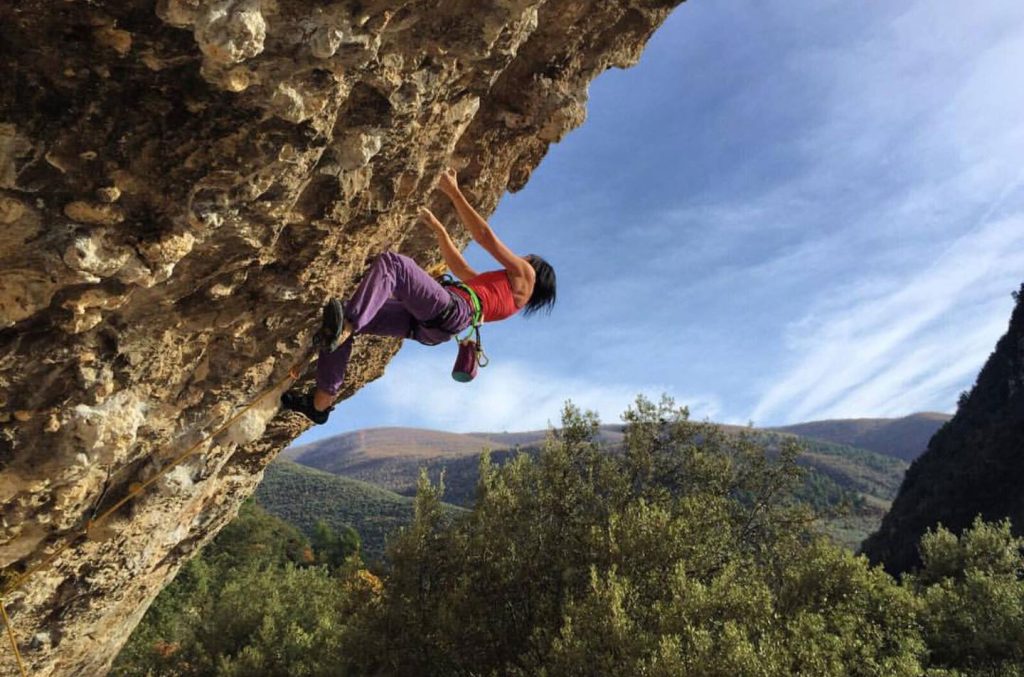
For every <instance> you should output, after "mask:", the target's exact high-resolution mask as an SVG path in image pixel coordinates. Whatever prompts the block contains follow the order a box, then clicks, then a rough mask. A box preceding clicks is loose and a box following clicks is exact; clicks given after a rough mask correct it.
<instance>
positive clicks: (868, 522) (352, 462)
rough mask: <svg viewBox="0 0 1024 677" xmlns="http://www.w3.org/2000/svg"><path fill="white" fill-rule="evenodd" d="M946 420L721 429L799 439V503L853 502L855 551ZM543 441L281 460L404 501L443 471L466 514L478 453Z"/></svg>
mask: <svg viewBox="0 0 1024 677" xmlns="http://www.w3.org/2000/svg"><path fill="white" fill-rule="evenodd" d="M944 420H945V417H944V416H943V415H941V414H915V415H913V416H908V417H904V418H901V419H859V420H851V421H843V420H840V421H815V422H811V423H806V424H800V425H798V426H787V427H784V428H780V429H748V428H744V427H741V426H723V428H725V429H726V430H727V431H729V432H732V433H737V434H738V433H740V432H750V433H752V434H754V435H755V436H756V437H758V438H759V440H760V441H761V442H762V443H763V444H765V446H766V447H767V448H768V449H777V448H778V447H779V446H780V445H781V444H782V442H783V441H785V440H787V439H790V438H793V437H798V438H799V441H801V442H802V443H803V444H804V446H805V447H806V451H805V453H804V454H802V456H801V458H800V461H799V462H800V464H801V465H803V466H804V467H806V468H808V469H809V470H810V472H811V473H812V475H813V476H812V477H809V478H807V479H806V480H805V485H804V489H803V495H804V497H805V498H808V499H810V500H813V501H819V502H820V501H824V502H825V503H828V504H831V503H832V502H834V501H837V500H838V501H844V500H853V501H854V502H855V503H856V505H857V507H856V508H855V510H854V512H853V513H852V514H851V515H850V516H849V517H848V519H846V520H845V522H844V523H843V524H842V525H840V526H837V527H836V530H837V536H838V537H839V538H840V539H841V540H842V541H843V542H844V543H846V544H847V545H849V546H851V547H856V545H857V544H859V542H860V540H861V539H862V538H864V537H865V536H866V535H867V534H868V533H870V532H871V531H873V530H874V529H875V528H877V526H878V524H879V523H880V521H881V518H882V515H883V514H884V513H885V511H886V510H888V508H889V505H890V502H891V500H892V499H893V497H894V496H895V495H896V491H897V489H898V488H899V484H900V481H901V480H902V478H903V474H904V472H905V471H906V468H907V462H906V461H905V460H903V459H904V458H905V457H913V456H915V455H916V454H918V453H920V450H921V449H923V448H924V445H925V443H926V442H925V441H922V440H923V439H926V438H923V435H925V434H928V431H929V429H930V430H931V431H932V432H933V431H934V430H935V429H937V428H938V427H939V426H940V425H941V424H942V423H943V422H944ZM803 428H806V429H808V430H811V431H813V432H814V433H815V436H814V437H811V436H807V435H799V434H798V432H797V431H798V430H800V429H803ZM624 430H625V427H624V426H623V425H605V426H602V427H601V430H600V438H601V440H602V441H603V442H604V444H605V445H606V448H608V449H609V450H610V451H614V450H615V449H617V448H619V447H620V446H621V444H622V443H623V440H624ZM908 430H909V433H908ZM547 434H548V431H547V430H533V431H526V432H512V433H509V432H502V433H491V432H473V433H451V432H445V431H437V430H426V429H417V428H395V427H391V428H372V429H366V430H358V431H354V432H351V433H345V434H343V435H337V436H335V437H331V438H328V439H325V440H320V441H317V442H313V443H311V444H306V445H302V446H300V447H295V448H293V449H289V450H288V451H287V452H286V453H285V454H284V456H285V457H286V458H288V459H290V460H292V461H295V462H297V463H299V464H301V465H303V466H306V467H310V468H315V469H317V470H320V471H323V472H327V473H330V474H332V475H336V476H340V477H346V478H350V479H354V480H359V481H362V482H367V483H369V484H372V485H375V486H377V487H381V488H383V489H386V490H388V491H390V492H394V493H396V494H399V495H402V496H411V495H413V494H414V493H415V487H416V478H417V477H418V476H419V472H420V468H426V470H427V473H428V475H429V476H430V477H431V478H432V479H433V480H434V481H436V480H437V479H438V478H439V477H440V475H441V472H442V470H443V471H444V473H445V500H446V501H448V502H450V503H452V504H454V505H460V506H466V507H468V506H470V505H472V501H473V498H474V493H475V488H476V481H477V466H478V462H479V455H480V453H481V452H482V451H483V450H485V449H487V450H489V451H490V452H491V457H492V460H493V461H494V462H495V463H497V464H502V463H504V462H505V461H507V460H508V459H509V458H510V457H512V456H513V455H514V454H515V453H516V452H517V450H522V451H525V452H528V453H533V452H534V451H536V450H537V449H539V448H540V446H541V445H542V444H543V443H544V439H545V437H546V436H547ZM887 434H888V435H889V437H891V439H888V438H887ZM830 438H831V439H830ZM847 439H858V440H860V439H867V440H869V441H870V442H871V443H872V444H874V445H875V446H877V447H879V448H883V449H889V450H891V451H892V452H893V453H892V454H890V455H885V454H883V453H880V452H878V451H874V450H871V449H867V448H863V447H854V446H851V445H849V444H846V443H844V442H841V441H839V440H847ZM826 497H828V498H826ZM844 497H846V498H844ZM840 531H841V532H842V533H838V532H840Z"/></svg>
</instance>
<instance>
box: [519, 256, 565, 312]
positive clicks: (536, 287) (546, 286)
mask: <svg viewBox="0 0 1024 677" xmlns="http://www.w3.org/2000/svg"><path fill="white" fill-rule="evenodd" d="M526 260H527V261H529V262H530V265H531V266H533V270H534V272H535V273H536V274H537V275H536V280H535V281H534V283H533V294H531V295H530V300H529V301H527V302H526V305H525V306H524V307H523V315H524V316H528V315H533V314H534V313H536V312H537V311H539V310H544V311H546V312H548V313H550V312H551V308H552V306H554V305H555V297H556V296H557V293H556V289H555V269H554V268H552V267H551V264H550V263H548V262H547V261H545V260H544V259H542V258H541V257H539V256H537V255H536V254H530V256H529V257H527V259H526Z"/></svg>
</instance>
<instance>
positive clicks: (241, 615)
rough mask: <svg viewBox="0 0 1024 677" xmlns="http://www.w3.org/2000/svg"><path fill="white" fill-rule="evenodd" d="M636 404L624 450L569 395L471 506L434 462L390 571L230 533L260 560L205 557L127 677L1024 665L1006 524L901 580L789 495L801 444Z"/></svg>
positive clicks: (139, 640)
mask: <svg viewBox="0 0 1024 677" xmlns="http://www.w3.org/2000/svg"><path fill="white" fill-rule="evenodd" d="M625 418H626V421H627V423H628V426H629V428H628V433H627V436H626V446H625V450H624V452H623V453H621V454H608V453H605V452H604V451H602V450H601V449H599V447H598V445H597V443H596V433H597V421H596V419H595V417H594V416H592V415H590V414H587V413H583V412H580V411H578V410H577V409H575V408H573V407H572V406H568V407H567V408H566V411H565V416H564V421H563V423H564V427H563V429H562V430H561V431H560V432H558V433H557V434H553V435H552V437H551V439H550V440H549V441H548V443H547V444H546V446H545V449H544V450H543V452H542V453H541V454H540V455H539V456H537V457H536V458H531V457H529V456H527V455H521V456H518V457H516V458H514V459H512V460H511V461H510V462H509V463H507V464H505V465H504V466H503V467H501V468H497V467H494V466H492V465H491V464H490V461H489V459H488V458H487V457H486V456H485V457H484V458H483V459H482V460H481V466H480V474H479V476H480V480H479V486H478V488H477V500H476V504H475V506H474V508H473V510H472V511H470V512H468V513H464V514H459V515H455V516H454V517H453V516H452V515H451V513H450V512H449V511H447V510H446V509H445V508H444V506H443V504H442V503H441V498H442V495H443V486H436V485H432V484H431V483H430V481H429V480H428V479H427V476H426V474H424V475H422V476H421V478H420V483H419V493H418V496H417V498H416V502H415V506H414V516H413V520H412V523H411V524H410V525H409V526H408V527H407V528H405V529H404V530H403V531H402V532H401V533H400V535H399V536H398V537H397V538H396V539H395V540H394V541H393V543H392V545H391V547H390V549H389V557H390V562H389V568H388V572H387V575H386V576H385V577H384V578H383V581H381V580H378V579H377V578H376V577H374V576H373V575H371V574H369V573H368V572H366V571H365V570H361V569H360V568H359V563H358V559H357V558H353V559H352V560H350V561H349V562H347V563H344V564H342V565H341V566H336V567H335V568H334V569H333V570H332V569H330V568H328V567H312V568H301V564H296V563H293V562H291V561H282V557H284V559H285V560H287V557H288V555H287V552H291V551H293V550H294V548H292V550H290V551H287V552H286V553H285V554H282V553H281V552H278V553H277V554H276V555H273V554H272V551H270V553H271V554H268V555H266V556H267V557H271V556H273V557H276V563H273V562H269V561H268V560H267V559H265V558H264V559H261V557H262V555H260V554H259V553H267V552H268V551H267V548H266V545H265V544H263V545H259V544H257V545H254V544H252V543H246V542H245V539H244V538H241V537H240V534H239V533H235V534H234V536H230V535H229V536H230V537H229V539H228V540H229V541H231V539H234V541H233V548H234V549H237V550H240V551H243V552H246V553H250V554H252V557H253V558H254V559H255V562H253V563H248V564H247V563H245V562H244V559H243V560H239V559H237V558H235V559H230V558H229V559H223V558H224V557H227V555H226V554H225V553H223V552H216V551H215V552H213V553H212V554H211V555H209V556H208V555H207V554H204V556H203V557H202V558H201V559H199V560H197V561H196V562H195V563H193V565H190V566H189V567H188V568H187V569H186V570H185V581H186V583H185V584H183V585H184V587H178V588H176V592H175V593H174V594H173V595H172V596H171V597H170V598H168V599H164V595H161V598H160V599H158V601H157V604H155V605H154V609H156V610H157V611H158V616H157V618H156V619H155V620H150V616H149V615H147V619H146V622H145V623H143V625H142V626H140V630H139V632H137V633H136V635H135V636H133V637H132V640H131V642H130V644H129V647H128V649H126V652H125V655H123V656H122V657H121V660H120V661H119V663H118V666H117V669H116V672H115V674H119V675H130V674H138V675H144V674H151V675H162V674H186V675H200V674H220V675H274V674H288V675H328V674H329V675H417V676H419V675H424V676H429V675H445V676H448V675H467V676H468V675H495V676H498V675H500V676H504V675H514V676H519V677H527V676H529V677H534V676H544V675H547V676H550V677H554V676H562V675H580V676H581V677H582V676H584V675H587V676H590V675H601V676H605V675H609V676H617V675H630V676H633V675H652V676H664V677H669V676H673V677H676V676H687V675H693V676H695V677H696V676H700V677H719V676H720V677H726V676H728V677H735V676H743V677H745V676H748V675H749V676H752V677H775V676H778V677H782V676H786V677H788V676H790V675H806V676H813V677H829V676H833V675H834V676H836V677H839V676H843V677H845V676H848V675H851V676H865V677H867V676H878V677H899V676H907V677H911V676H913V677H917V676H919V675H927V676H929V677H940V676H943V677H953V676H967V675H988V676H990V677H995V676H997V675H999V676H1004V677H1012V676H1016V677H1021V676H1022V674H1024V673H1022V672H1021V665H1024V583H1022V581H1021V574H1022V569H1024V562H1022V558H1021V546H1022V542H1021V541H1020V540H1019V539H1015V538H1013V537H1012V536H1011V534H1010V530H1009V525H1008V524H1005V523H1003V524H998V525H988V524H984V523H982V522H976V523H975V525H974V527H973V529H971V530H970V531H968V532H966V533H965V534H964V535H962V536H960V537H959V538H958V537H956V536H954V535H952V534H950V533H949V532H947V531H945V530H942V529H939V530H938V531H936V532H934V533H931V534H929V535H928V536H926V537H925V538H924V540H923V541H922V544H921V547H922V552H923V560H924V563H925V564H924V568H923V569H922V570H921V571H920V572H918V573H917V574H916V575H914V576H908V577H907V578H906V579H905V581H904V582H903V583H902V584H901V583H899V582H897V581H896V580H894V579H893V578H891V577H890V576H889V575H888V574H886V573H885V572H884V571H883V570H882V569H881V568H877V567H876V568H870V567H869V566H868V564H867V560H866V559H865V558H863V557H860V556H855V555H853V554H852V553H850V552H848V551H846V550H844V549H841V548H839V547H837V546H835V545H834V544H832V543H831V542H830V541H829V540H827V539H826V538H824V537H823V536H821V535H819V534H818V533H816V532H815V531H814V527H813V520H812V519H811V517H810V516H809V515H808V514H807V512H806V509H804V508H801V507H800V506H799V505H798V504H796V503H794V502H793V499H792V495H793V494H792V491H791V490H792V487H793V486H794V484H795V483H796V482H798V481H799V479H800V477H799V476H800V471H799V469H798V468H797V467H796V465H795V463H794V456H795V453H796V452H795V449H793V448H789V447H784V448H782V449H781V450H779V452H778V453H773V454H771V455H770V456H769V455H766V454H765V452H764V450H763V448H762V447H761V445H760V443H759V442H758V441H757V440H755V439H753V438H750V437H743V436H740V437H737V436H735V435H724V434H722V433H721V432H719V431H718V430H717V429H715V428H714V427H713V426H708V425H704V424H695V423H692V422H690V421H689V420H688V419H687V415H686V412H685V410H676V409H675V408H674V407H673V405H672V403H671V402H670V401H664V402H662V403H660V404H654V403H651V402H648V401H646V400H639V401H638V402H637V405H636V407H635V408H634V409H633V410H631V411H630V412H628V413H627V414H626V417H625ZM250 531H251V532H252V533H254V534H263V535H264V537H266V536H268V535H270V534H271V533H273V530H272V529H270V530H268V529H267V528H254V529H250ZM284 540H285V541H287V539H284ZM218 541H220V539H218ZM344 541H345V539H342V538H339V537H338V536H337V535H335V534H330V533H326V532H325V533H323V534H320V535H319V537H318V542H320V543H322V544H325V545H322V548H323V549H325V550H331V548H334V547H335V546H338V547H340V548H341V550H344V546H343V544H344ZM257 546H258V547H257ZM217 547H221V546H219V545H218V546H217ZM339 552H340V551H339ZM253 553H255V554H253ZM307 554H308V556H307V557H305V559H306V560H308V561H311V562H315V561H317V560H318V555H317V554H316V553H307ZM343 554H344V553H343V552H340V554H339V553H335V554H332V555H330V556H329V557H327V558H326V559H327V560H329V561H330V562H331V564H332V565H337V564H338V563H339V561H340V560H339V557H341V556H342V555H343ZM218 558H220V559H218ZM319 558H320V560H324V558H325V555H322V554H321V555H319ZM227 561H231V562H233V563H235V564H236V565H237V566H232V567H230V568H225V567H222V566H220V564H218V563H224V562H227ZM177 585H178V582H177V581H176V583H175V586H177ZM172 587H173V586H172ZM165 594H166V593H165ZM151 614H152V611H151ZM197 619H198V620H197ZM169 647H172V648H173V651H172V650H171V649H169ZM147 652H148V653H147ZM162 654H169V655H167V656H163V655H162Z"/></svg>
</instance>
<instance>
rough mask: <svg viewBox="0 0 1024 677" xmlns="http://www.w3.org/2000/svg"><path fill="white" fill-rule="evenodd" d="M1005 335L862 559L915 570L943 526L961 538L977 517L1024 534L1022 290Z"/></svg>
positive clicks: (911, 473)
mask: <svg viewBox="0 0 1024 677" xmlns="http://www.w3.org/2000/svg"><path fill="white" fill-rule="evenodd" d="M1014 298H1015V299H1016V302H1017V303H1016V307H1015V308H1014V310H1013V314H1012V315H1011V317H1010V326H1009V329H1008V330H1007V332H1006V334H1005V335H1004V336H1003V337H1002V338H1001V339H1000V340H999V342H998V343H997V344H996V349H995V351H994V352H993V353H992V355H991V356H989V358H988V361H987V362H986V363H985V366H984V367H983V368H982V370H981V373H980V374H979V375H978V380H977V382H976V383H975V385H974V387H973V388H972V389H971V390H970V392H968V393H965V394H964V395H963V396H962V397H961V399H960V404H959V407H958V409H957V412H956V415H955V416H954V417H953V419H952V420H951V421H949V422H948V423H946V425H944V426H943V427H942V428H941V429H940V430H939V431H938V432H937V433H936V434H935V436H934V437H933V438H932V439H931V441H930V442H929V444H928V450H927V451H926V452H925V453H924V454H923V455H922V456H921V457H920V458H918V459H917V460H916V461H915V462H914V464H913V465H911V466H910V469H909V470H908V471H907V475H906V477H905V478H904V480H903V485H902V486H901V487H900V492H899V494H898V495H897V497H896V500H895V501H894V502H893V505H892V509H891V510H890V511H889V514H888V515H886V517H885V519H884V520H883V522H882V526H881V527H880V528H879V530H878V532H877V533H875V534H873V535H872V536H871V537H869V538H868V539H867V540H866V541H864V545H863V548H862V549H863V552H864V553H865V554H867V556H868V557H869V558H870V559H871V560H872V562H876V563H878V562H881V563H882V564H884V565H885V568H886V569H887V570H888V571H889V572H890V573H893V574H900V573H903V572H905V571H909V570H911V569H913V568H914V567H916V566H917V565H918V564H920V556H919V553H918V550H917V544H918V542H919V540H920V538H921V536H922V535H923V534H924V533H925V531H926V530H928V529H931V528H934V527H935V526H936V525H938V524H942V525H943V526H945V527H946V528H948V529H951V530H953V531H955V532H960V531H962V530H964V529H965V528H966V527H968V526H970V524H971V522H972V521H973V520H974V518H975V517H976V516H978V515H980V516H981V517H982V518H984V519H986V520H1001V519H1004V518H1010V520H1011V521H1012V523H1013V529H1014V532H1015V533H1017V534H1022V533H1024V492H1022V491H1021V482H1022V480H1024V285H1022V286H1021V288H1020V290H1018V291H1017V293H1016V294H1014Z"/></svg>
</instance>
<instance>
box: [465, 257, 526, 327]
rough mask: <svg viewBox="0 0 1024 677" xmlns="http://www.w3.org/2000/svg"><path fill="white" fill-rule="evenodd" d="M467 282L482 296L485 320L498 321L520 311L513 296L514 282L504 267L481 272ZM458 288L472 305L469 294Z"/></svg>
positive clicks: (481, 304) (481, 302)
mask: <svg viewBox="0 0 1024 677" xmlns="http://www.w3.org/2000/svg"><path fill="white" fill-rule="evenodd" d="M465 282H466V284H467V285H468V286H469V287H470V288H471V289H472V290H473V291H475V292H476V295H477V296H479V297H480V306H481V308H482V309H483V315H484V322H497V321H498V320H504V319H505V318H506V317H510V316H512V315H515V314H516V313H517V312H519V308H517V307H516V301H515V299H514V298H513V297H512V283H511V282H509V281H508V273H507V272H506V271H505V270H504V269H502V270H492V271H489V272H486V273H480V274H479V275H477V276H476V277H473V278H470V279H468V280H466V281H465ZM456 289H457V290H458V292H459V293H460V294H462V295H463V296H464V297H467V298H466V300H467V301H469V302H470V305H472V303H473V302H472V300H471V299H469V298H468V296H469V295H468V294H466V292H464V291H462V290H461V289H458V288H457V287H456Z"/></svg>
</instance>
